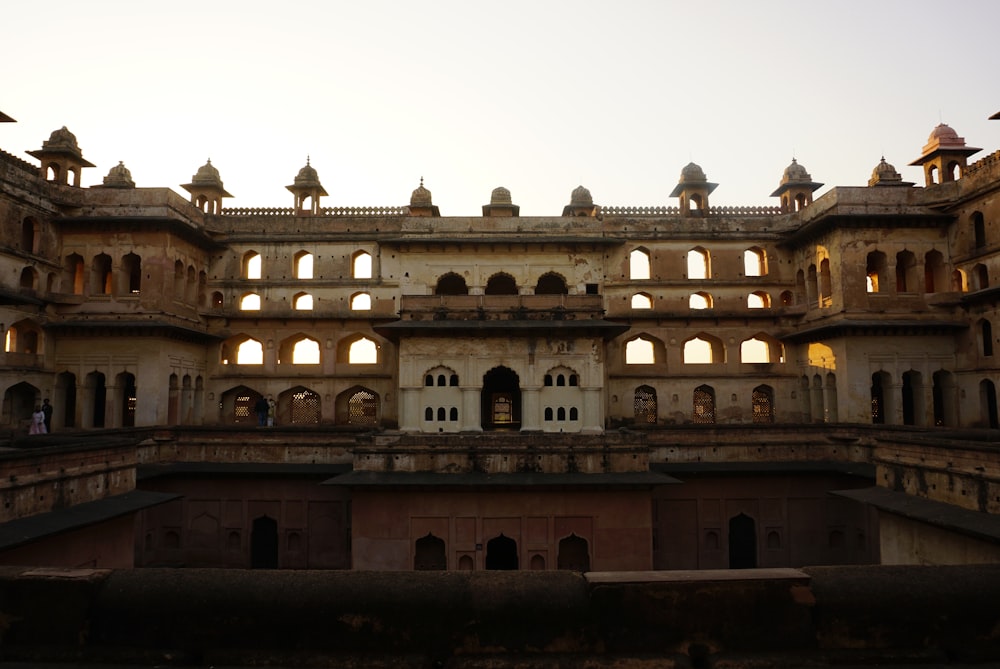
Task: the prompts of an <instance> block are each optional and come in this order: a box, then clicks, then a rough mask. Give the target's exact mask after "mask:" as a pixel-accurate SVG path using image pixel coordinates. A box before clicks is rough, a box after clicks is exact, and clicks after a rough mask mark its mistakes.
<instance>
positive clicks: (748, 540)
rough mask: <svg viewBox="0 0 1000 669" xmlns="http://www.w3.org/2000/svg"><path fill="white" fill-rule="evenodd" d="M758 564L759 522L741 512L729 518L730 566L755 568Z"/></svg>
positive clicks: (734, 567)
mask: <svg viewBox="0 0 1000 669" xmlns="http://www.w3.org/2000/svg"><path fill="white" fill-rule="evenodd" d="M756 566H757V524H756V523H755V522H754V520H753V518H751V517H750V516H748V515H746V514H745V513H741V514H740V515H738V516H733V517H732V518H730V519H729V568H730V569H754V568H755V567H756Z"/></svg>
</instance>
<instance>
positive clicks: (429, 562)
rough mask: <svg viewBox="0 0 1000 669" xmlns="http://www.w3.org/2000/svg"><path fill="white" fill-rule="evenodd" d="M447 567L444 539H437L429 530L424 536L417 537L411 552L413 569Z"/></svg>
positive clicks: (442, 568) (424, 569) (435, 569)
mask: <svg viewBox="0 0 1000 669" xmlns="http://www.w3.org/2000/svg"><path fill="white" fill-rule="evenodd" d="M447 568H448V559H447V557H446V556H445V551H444V539H439V538H438V537H436V536H434V535H433V534H431V533H430V532H428V533H427V536H426V537H421V538H419V539H417V545H416V547H415V550H414V552H413V569H414V570H416V571H439V570H444V569H447Z"/></svg>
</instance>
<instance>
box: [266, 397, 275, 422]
mask: <svg viewBox="0 0 1000 669" xmlns="http://www.w3.org/2000/svg"><path fill="white" fill-rule="evenodd" d="M275 408H276V407H275V406H274V398H273V397H272V398H271V399H269V400H268V401H267V426H268V427H274V413H275Z"/></svg>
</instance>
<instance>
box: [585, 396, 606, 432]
mask: <svg viewBox="0 0 1000 669" xmlns="http://www.w3.org/2000/svg"><path fill="white" fill-rule="evenodd" d="M581 390H583V415H582V416H581V418H582V419H583V421H582V422H583V425H582V427H581V432H585V433H587V434H600V433H601V432H604V414H603V412H602V411H601V389H600V388H582V389H581Z"/></svg>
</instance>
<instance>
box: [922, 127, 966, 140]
mask: <svg viewBox="0 0 1000 669" xmlns="http://www.w3.org/2000/svg"><path fill="white" fill-rule="evenodd" d="M935 139H936V140H938V141H939V142H942V141H947V142H948V143H951V141H960V138H959V136H958V133H957V132H955V130H954V129H953V128H952V127H951V126H948V125H945V124H944V123H938V124H937V126H935V128H934V129H933V130H931V134H930V136H929V137H928V138H927V141H928V142H933V141H934V140H935ZM949 140H951V141H949Z"/></svg>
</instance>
